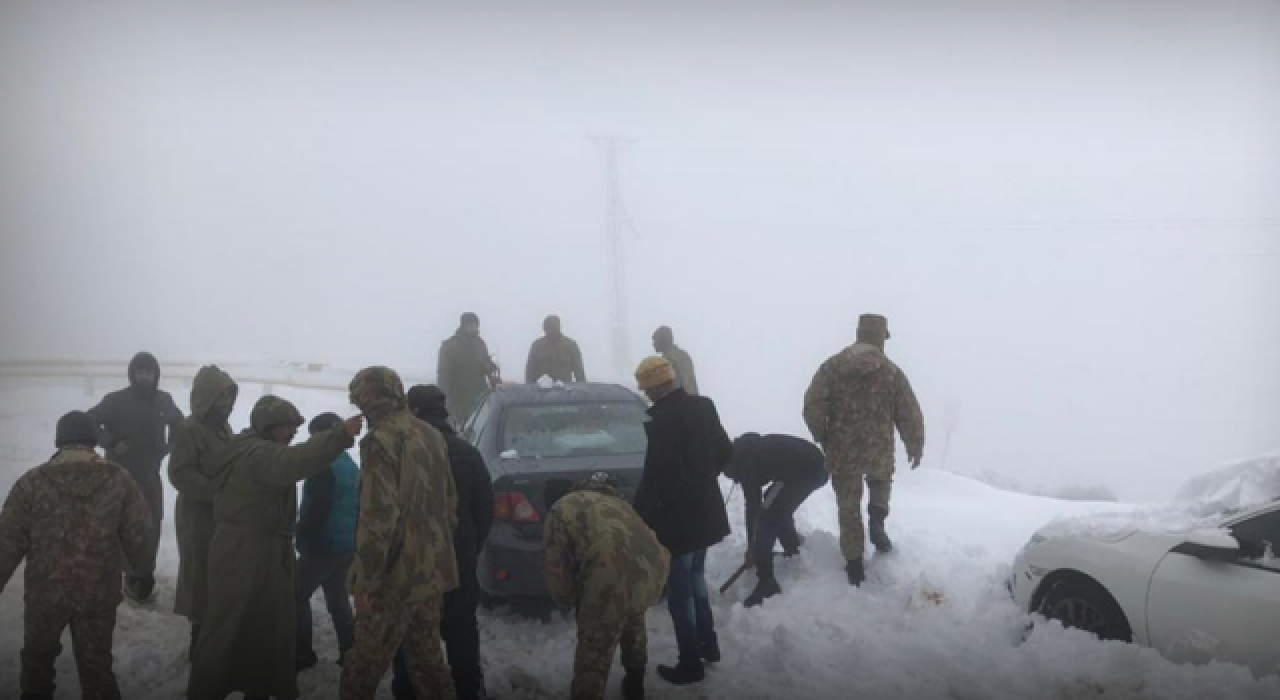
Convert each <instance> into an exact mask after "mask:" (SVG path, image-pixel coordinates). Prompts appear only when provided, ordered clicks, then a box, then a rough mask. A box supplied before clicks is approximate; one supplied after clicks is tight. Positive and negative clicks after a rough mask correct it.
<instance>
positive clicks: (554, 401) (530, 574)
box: [462, 384, 647, 598]
mask: <svg viewBox="0 0 1280 700" xmlns="http://www.w3.org/2000/svg"><path fill="white" fill-rule="evenodd" d="M646 408H647V406H646V404H645V402H644V400H642V399H641V398H640V397H639V396H638V395H637V394H635V393H633V392H631V391H629V390H627V389H625V388H623V387H621V386H618V385H616V384H568V385H557V386H555V387H552V388H544V387H539V386H537V385H515V386H503V387H499V388H497V389H494V390H492V391H490V392H489V393H488V394H486V395H485V396H484V397H483V398H482V399H481V403H480V407H479V408H478V409H477V410H476V412H475V413H473V414H472V416H471V418H470V419H469V420H468V421H467V424H466V425H465V426H464V427H463V431H462V434H463V437H465V438H466V439H467V440H469V441H470V442H471V443H472V444H474V445H475V446H476V448H477V449H479V450H480V454H481V455H483V456H484V461H485V464H486V465H488V467H489V472H490V474H491V475H492V476H493V492H494V518H493V529H492V530H490V532H489V539H488V540H487V541H486V543H485V548H484V551H483V552H482V553H481V555H480V562H479V565H478V571H477V573H478V575H479V578H480V588H481V589H482V590H483V591H484V592H485V593H486V594H487V595H488V596H489V597H491V598H506V597H511V596H520V597H525V596H532V597H546V596H547V595H548V594H547V589H546V586H545V585H544V584H543V581H542V571H541V565H540V561H539V557H540V554H541V552H542V526H543V522H544V521H545V519H546V504H545V503H544V501H543V491H544V489H545V487H546V483H547V481H548V480H550V479H556V478H563V479H569V480H572V481H577V480H579V479H582V478H585V477H587V476H589V475H591V474H592V473H593V472H597V471H605V472H609V473H610V474H612V475H613V476H614V477H615V478H616V479H617V481H618V486H619V488H620V489H621V491H622V492H623V493H624V495H626V497H627V498H628V499H631V498H635V492H636V488H637V487H638V486H639V485H640V475H641V474H642V473H643V471H644V453H645V447H646V439H645V432H644V422H645V419H646V415H645V410H646Z"/></svg>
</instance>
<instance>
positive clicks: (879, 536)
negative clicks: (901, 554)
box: [867, 507, 893, 554]
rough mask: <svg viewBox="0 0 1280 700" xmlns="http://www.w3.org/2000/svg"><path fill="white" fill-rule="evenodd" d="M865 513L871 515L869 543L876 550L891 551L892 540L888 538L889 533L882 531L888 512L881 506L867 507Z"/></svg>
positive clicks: (881, 551) (882, 552)
mask: <svg viewBox="0 0 1280 700" xmlns="http://www.w3.org/2000/svg"><path fill="white" fill-rule="evenodd" d="M867 514H868V515H870V516H871V544H873V545H875V546H876V551H877V552H880V553H881V554H884V553H885V552H890V551H893V542H892V541H891V540H890V539H889V535H887V534H885V531H884V519H885V518H887V517H889V512H888V511H886V510H884V509H883V508H875V507H872V508H868V509H867Z"/></svg>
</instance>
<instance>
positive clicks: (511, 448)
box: [502, 401, 647, 459]
mask: <svg viewBox="0 0 1280 700" xmlns="http://www.w3.org/2000/svg"><path fill="white" fill-rule="evenodd" d="M644 418H645V413H644V406H643V405H641V404H640V403H631V402H621V401H617V402H598V403H590V402H584V403H566V404H530V405H519V404H517V405H515V406H510V407H508V408H507V411H506V422H505V424H504V425H503V430H502V450H503V453H504V454H508V455H509V456H512V457H528V458H534V459H542V458H549V457H591V456H608V455H629V454H643V453H644V451H645V446H646V444H647V441H646V439H645V434H644Z"/></svg>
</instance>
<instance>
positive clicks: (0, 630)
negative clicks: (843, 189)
mask: <svg viewBox="0 0 1280 700" xmlns="http://www.w3.org/2000/svg"><path fill="white" fill-rule="evenodd" d="M170 388H171V390H173V391H174V393H175V398H176V399H177V400H178V402H179V405H185V403H186V390H185V388H183V387H178V386H175V387H170ZM280 393H282V394H283V395H285V396H286V397H288V398H290V399H292V400H294V401H296V402H297V404H298V406H299V408H300V409H301V410H302V411H303V413H304V414H306V415H308V416H309V415H313V414H314V413H317V412H320V411H325V410H334V411H338V412H340V413H345V412H348V411H349V410H350V409H349V407H348V406H346V398H345V396H342V395H340V394H337V393H324V392H307V391H282V392H280ZM256 398H257V395H256V394H255V393H254V392H253V390H252V389H248V390H246V391H245V393H244V394H243V395H242V398H241V401H240V406H239V407H238V410H237V412H236V415H235V416H233V423H234V424H235V425H236V426H241V425H244V423H245V420H246V417H247V413H248V410H249V407H250V406H251V404H252V402H253V401H254V400H256ZM93 400H94V399H92V398H90V397H86V396H84V394H83V392H82V391H77V390H75V389H72V388H68V389H56V390H50V389H37V388H22V389H10V390H5V391H0V488H2V489H4V490H5V491H6V492H7V489H8V485H9V484H10V483H11V482H12V480H13V479H14V478H16V477H17V476H18V475H20V474H21V473H22V471H23V470H25V469H27V468H29V467H31V466H34V465H36V464H38V463H39V462H40V461H42V460H43V459H44V458H46V457H47V456H48V455H49V454H50V453H51V452H52V451H53V450H52V443H53V425H54V422H55V421H56V419H57V417H58V416H59V415H60V414H61V413H62V412H63V411H66V410H70V409H72V408H77V407H83V406H84V405H86V404H90V403H92V402H93ZM725 490H726V492H727V491H728V486H727V484H726V485H725ZM172 496H173V494H172V493H170V494H169V505H170V510H169V515H171V514H172ZM1132 510H1133V507H1132V506H1125V505H1121V504H1101V503H1080V502H1067V501H1058V500H1052V499H1046V498H1038V497H1034V496H1026V495H1021V494H1016V493H1011V492H1006V491H1000V490H997V489H995V488H992V487H989V486H986V485H984V484H981V483H979V482H977V481H973V480H970V479H966V478H963V477H960V476H956V475H953V474H949V473H946V472H941V471H935V470H931V469H928V468H924V469H921V470H919V471H916V472H905V473H901V474H900V476H899V479H898V481H897V483H896V486H895V494H894V513H893V517H892V518H891V519H890V524H891V534H892V535H893V536H894V539H895V542H896V544H897V551H896V552H895V553H894V554H892V555H888V556H883V557H874V558H872V559H871V561H870V563H869V581H868V583H867V584H865V585H864V586H863V587H862V588H861V589H856V590H855V589H851V588H850V587H849V586H848V585H847V584H846V583H845V581H844V572H843V569H842V565H843V562H842V560H841V556H840V552H839V544H838V540H837V527H836V510H835V500H834V497H833V496H832V493H831V491H830V489H829V488H827V489H823V490H822V491H820V492H819V493H817V494H815V495H814V496H813V497H812V498H811V499H810V500H809V502H808V503H806V504H805V505H804V506H803V507H802V509H801V510H800V512H799V514H798V524H799V527H800V530H801V531H802V532H803V533H805V534H806V535H807V536H808V540H807V542H806V545H805V548H804V550H803V552H802V554H801V555H800V556H799V557H797V558H796V559H794V560H789V561H784V562H783V563H782V564H781V565H780V567H779V578H780V579H781V581H782V584H783V586H784V588H785V592H784V594H783V595H782V596H780V597H778V598H774V599H771V600H769V601H767V602H766V604H765V605H764V606H763V607H761V608H756V609H753V610H744V609H743V608H742V606H741V599H742V598H743V597H744V596H745V595H746V593H747V592H748V591H749V590H750V586H751V585H752V583H753V582H752V580H751V577H750V576H746V577H744V580H743V581H741V582H740V583H739V584H738V587H737V588H736V589H733V590H731V591H730V592H729V593H728V595H725V596H720V595H719V594H717V593H715V592H714V591H713V592H712V596H713V601H714V605H715V612H716V620H717V626H718V628H719V633H720V640H721V646H722V648H723V651H724V660H723V661H722V662H721V663H719V664H717V665H715V666H713V667H711V669H710V672H709V675H708V678H707V680H706V682H704V683H702V684H699V685H696V686H692V687H688V688H675V687H672V686H668V685H666V684H664V683H663V682H662V681H661V680H659V679H657V677H656V675H654V674H652V673H651V674H650V677H649V681H648V683H647V687H648V693H649V695H648V696H649V697H651V698H673V699H675V698H726V699H728V698H734V699H743V698H746V699H750V698H846V697H847V698H868V699H872V698H938V699H943V698H948V699H953V700H978V699H980V698H1010V699H1014V698H1018V699H1021V698H1060V699H1080V698H1098V697H1104V698H1161V699H1165V698H1188V699H1190V698H1208V697H1214V698H1263V697H1270V698H1275V697H1280V680H1277V679H1276V678H1274V677H1273V678H1267V679H1263V680H1256V679H1254V678H1253V677H1252V676H1251V675H1250V673H1249V672H1248V671H1247V670H1245V669H1243V668H1241V667H1237V666H1232V665H1227V664H1213V665H1209V666H1199V667H1197V666H1180V665H1176V664H1173V663H1170V662H1168V661H1166V660H1164V659H1163V658H1161V657H1160V656H1159V655H1157V654H1156V653H1155V652H1154V651H1152V650H1150V649H1144V648H1141V647H1137V646H1133V645H1125V644H1119V643H1114V642H1105V643H1104V642H1099V641H1097V640H1095V639H1093V638H1092V637H1089V636H1088V635H1086V634H1084V633H1080V632H1076V631H1073V630H1064V629H1062V628H1061V627H1058V626H1056V625H1052V624H1038V625H1036V626H1035V627H1034V629H1033V630H1032V631H1031V632H1030V633H1029V635H1028V625H1029V624H1030V622H1031V618H1029V617H1028V616H1026V615H1024V614H1022V613H1020V612H1019V611H1018V610H1017V608H1016V607H1015V606H1014V605H1013V603H1012V602H1011V601H1010V599H1009V597H1008V595H1007V593H1006V592H1005V588H1004V581H1005V578H1006V576H1007V575H1008V572H1009V562H1010V561H1011V559H1012V557H1013V555H1014V553H1015V552H1016V551H1017V550H1018V548H1019V547H1021V546H1022V544H1023V543H1024V542H1026V540H1027V539H1028V538H1029V537H1030V535H1031V534H1032V532H1033V531H1035V530H1036V529H1037V528H1039V527H1040V526H1042V525H1044V524H1045V523H1047V522H1049V521H1051V520H1054V519H1057V518H1071V517H1077V516H1082V515H1087V514H1091V513H1126V512H1130V511H1132ZM731 514H732V516H733V519H734V523H735V531H734V533H733V535H732V537H731V538H730V539H729V540H728V541H727V542H725V543H723V544H721V545H720V546H718V547H716V548H714V549H713V550H712V551H711V554H710V556H709V558H708V564H707V569H708V579H709V583H713V584H715V585H716V586H717V587H718V585H719V583H720V582H722V581H723V580H725V579H726V578H727V577H728V576H729V574H730V572H732V571H733V569H734V568H736V566H737V564H738V563H740V561H741V556H742V548H743V541H744V538H743V535H742V530H741V527H740V524H741V518H742V512H741V496H740V495H738V496H737V497H735V498H734V500H733V502H732V504H731ZM177 564H178V562H177V551H176V545H175V543H174V539H173V523H172V519H171V518H167V519H166V520H165V536H164V539H163V544H162V550H161V555H160V561H159V572H158V577H157V578H158V581H159V589H160V593H159V595H160V599H159V602H158V605H156V606H155V609H138V608H134V607H132V606H129V605H127V604H126V605H124V606H121V609H120V616H119V624H118V628H117V631H116V672H117V674H118V675H119V677H120V683H121V689H122V691H123V694H124V697H126V698H130V699H131V700H144V699H149V698H155V699H160V698H164V699H166V700H168V699H171V698H176V697H182V694H183V691H184V688H185V682H186V674H187V669H188V666H187V664H186V661H185V652H186V642H187V632H188V629H187V625H186V622H185V620H183V619H182V618H179V617H176V616H174V615H172V614H171V613H170V612H169V611H170V610H171V608H172V604H173V587H174V577H175V575H176V572H177ZM21 593H22V581H21V572H19V574H18V575H16V576H15V578H14V580H13V581H11V582H10V584H9V586H8V587H7V588H6V589H5V591H4V593H3V594H0V697H13V696H16V694H17V693H16V691H17V672H18V650H19V649H20V647H21V644H22V624H21V622H22V602H21V600H22V598H21ZM314 604H315V607H316V609H315V612H316V620H317V627H318V629H317V635H316V644H317V650H318V651H319V652H320V655H321V658H322V659H324V661H323V662H322V663H321V664H320V666H319V667H318V668H316V669H314V670H311V671H308V672H306V673H304V674H302V675H301V676H300V678H299V684H300V686H301V689H302V694H303V697H308V698H336V697H337V696H338V694H337V686H338V677H339V668H338V666H336V665H335V664H333V663H332V660H333V659H334V658H336V640H335V638H334V636H333V633H332V630H331V629H330V627H329V625H328V620H327V616H326V614H325V613H324V611H323V605H322V604H321V603H320V600H319V599H317V600H316V601H314ZM481 629H482V637H483V641H482V644H483V654H484V660H485V666H486V671H487V682H488V686H489V689H490V691H491V693H493V694H494V695H496V696H497V697H500V698H504V699H505V698H512V699H515V698H553V697H563V696H564V695H565V694H566V693H567V689H568V682H569V677H570V675H571V669H572V652H573V646H574V635H573V623H572V621H571V620H568V619H565V618H562V617H558V618H556V619H554V620H553V621H552V622H550V623H549V624H543V623H539V622H536V621H531V620H526V619H522V618H516V617H512V616H509V615H504V614H501V613H488V612H485V613H482V618H481ZM649 632H650V636H649V656H650V665H651V666H652V665H654V664H657V663H671V662H673V661H674V659H675V655H676V652H675V639H674V637H673V635H672V632H671V622H670V619H669V618H668V617H667V615H666V612H665V610H663V609H661V608H657V609H654V610H652V611H651V612H650V615H649ZM64 646H65V647H66V651H65V652H64V654H63V657H62V658H61V659H60V661H59V665H58V669H59V685H60V686H61V688H62V691H61V697H73V696H76V695H77V694H78V684H77V681H76V679H75V672H74V664H73V661H72V659H71V654H70V644H69V640H68V641H67V642H64ZM619 676H620V672H615V674H614V677H613V678H612V682H611V685H610V690H609V693H610V696H616V694H617V692H618V688H617V686H618V682H619ZM379 697H380V698H389V697H390V692H389V690H388V689H387V684H386V683H384V685H383V688H382V689H381V691H380V694H379Z"/></svg>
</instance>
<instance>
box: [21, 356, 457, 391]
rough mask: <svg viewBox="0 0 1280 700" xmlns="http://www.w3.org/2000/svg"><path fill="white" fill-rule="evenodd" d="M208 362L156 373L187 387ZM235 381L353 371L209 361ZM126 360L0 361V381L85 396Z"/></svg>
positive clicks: (415, 376) (306, 381)
mask: <svg viewBox="0 0 1280 700" xmlns="http://www.w3.org/2000/svg"><path fill="white" fill-rule="evenodd" d="M206 364H210V363H208V362H192V361H183V360H178V361H164V362H161V364H160V370H161V377H162V379H163V380H164V381H172V380H174V379H178V380H181V381H183V382H185V383H186V384H187V385H188V386H189V385H190V384H191V383H192V382H193V381H194V380H195V376H196V373H197V372H198V371H199V370H200V368H201V367H203V366H204V365H206ZM212 364H216V365H218V367H219V368H221V369H222V370H223V371H225V372H226V373H227V374H230V375H231V377H232V378H233V379H235V380H236V383H238V384H259V385H261V386H262V389H263V393H268V394H269V393H271V392H272V391H273V390H274V388H275V387H277V386H285V387H290V388H295V389H319V390H324V391H346V390H347V384H348V383H349V382H350V381H351V377H353V376H355V373H356V372H357V370H355V369H349V368H344V367H335V366H332V365H328V364H325V363H318V362H277V363H268V362H262V363H251V362H214V363H212ZM128 366H129V361H128V360H68V359H39V360H24V359H17V360H0V380H5V379H10V380H35V381H39V380H68V379H70V380H83V382H84V390H85V394H86V395H89V396H93V395H96V393H97V391H98V385H99V384H100V383H109V384H110V385H111V386H113V387H115V386H117V385H120V384H122V383H123V382H124V381H125V380H126V377H125V374H126V369H127V368H128ZM422 374H423V373H419V372H412V373H411V374H408V375H406V374H404V373H402V374H401V379H402V380H403V381H404V383H405V387H406V388H407V387H409V386H411V385H413V384H428V383H432V382H434V381H435V379H434V378H426V377H424V376H422Z"/></svg>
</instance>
